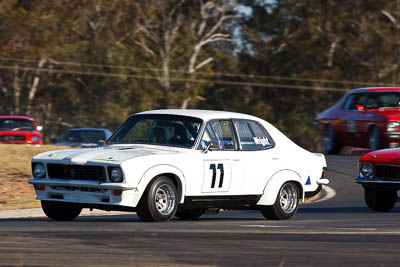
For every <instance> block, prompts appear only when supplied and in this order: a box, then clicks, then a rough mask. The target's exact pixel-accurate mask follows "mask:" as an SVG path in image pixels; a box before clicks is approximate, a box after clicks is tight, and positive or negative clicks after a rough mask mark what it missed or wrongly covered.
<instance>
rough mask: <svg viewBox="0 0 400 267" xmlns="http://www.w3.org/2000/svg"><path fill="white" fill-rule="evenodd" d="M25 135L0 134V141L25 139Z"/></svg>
mask: <svg viewBox="0 0 400 267" xmlns="http://www.w3.org/2000/svg"><path fill="white" fill-rule="evenodd" d="M25 140H26V137H25V135H0V141H25Z"/></svg>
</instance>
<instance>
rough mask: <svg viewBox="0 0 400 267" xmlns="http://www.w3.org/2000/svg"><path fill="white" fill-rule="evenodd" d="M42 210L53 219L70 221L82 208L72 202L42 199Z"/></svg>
mask: <svg viewBox="0 0 400 267" xmlns="http://www.w3.org/2000/svg"><path fill="white" fill-rule="evenodd" d="M41 203H42V209H43V212H44V213H45V214H46V215H47V217H49V218H50V219H53V220H55V221H72V220H73V219H75V218H76V217H78V216H79V214H80V213H81V211H82V208H80V207H78V206H76V205H74V204H73V203H65V202H57V201H45V200H42V202H41Z"/></svg>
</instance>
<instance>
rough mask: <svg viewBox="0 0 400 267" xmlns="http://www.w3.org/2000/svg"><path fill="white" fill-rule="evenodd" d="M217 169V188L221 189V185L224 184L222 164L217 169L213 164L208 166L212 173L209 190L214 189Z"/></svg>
mask: <svg viewBox="0 0 400 267" xmlns="http://www.w3.org/2000/svg"><path fill="white" fill-rule="evenodd" d="M217 169H218V170H219V171H220V177H219V184H218V187H220V188H221V187H222V184H223V183H224V164H218V165H217V167H215V164H210V170H212V171H213V174H212V180H211V188H215V180H216V178H217Z"/></svg>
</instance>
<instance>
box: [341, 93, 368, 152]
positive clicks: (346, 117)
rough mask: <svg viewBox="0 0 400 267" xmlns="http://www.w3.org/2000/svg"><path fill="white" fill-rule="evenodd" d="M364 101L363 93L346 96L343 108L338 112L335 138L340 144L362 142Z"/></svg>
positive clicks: (359, 143) (358, 143) (357, 143)
mask: <svg viewBox="0 0 400 267" xmlns="http://www.w3.org/2000/svg"><path fill="white" fill-rule="evenodd" d="M365 103H366V94H365V93H355V94H351V95H349V96H348V97H347V99H346V100H345V102H344V104H343V108H342V110H341V111H340V113H339V120H340V122H339V123H338V128H337V130H336V133H337V138H338V139H340V140H341V143H342V144H348V145H362V144H363V140H362V139H363V138H364V136H363V134H364V133H363V131H362V129H363V128H362V127H363V123H364V121H365V118H364V117H365V116H364V115H365V114H364V112H363V110H364V107H365Z"/></svg>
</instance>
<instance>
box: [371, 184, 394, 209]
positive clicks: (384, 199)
mask: <svg viewBox="0 0 400 267" xmlns="http://www.w3.org/2000/svg"><path fill="white" fill-rule="evenodd" d="M364 198H365V203H366V204H367V206H368V208H370V209H371V210H374V211H379V212H386V211H389V210H391V209H392V208H393V207H394V205H395V204H396V200H397V199H396V191H383V190H377V189H365V190H364Z"/></svg>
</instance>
